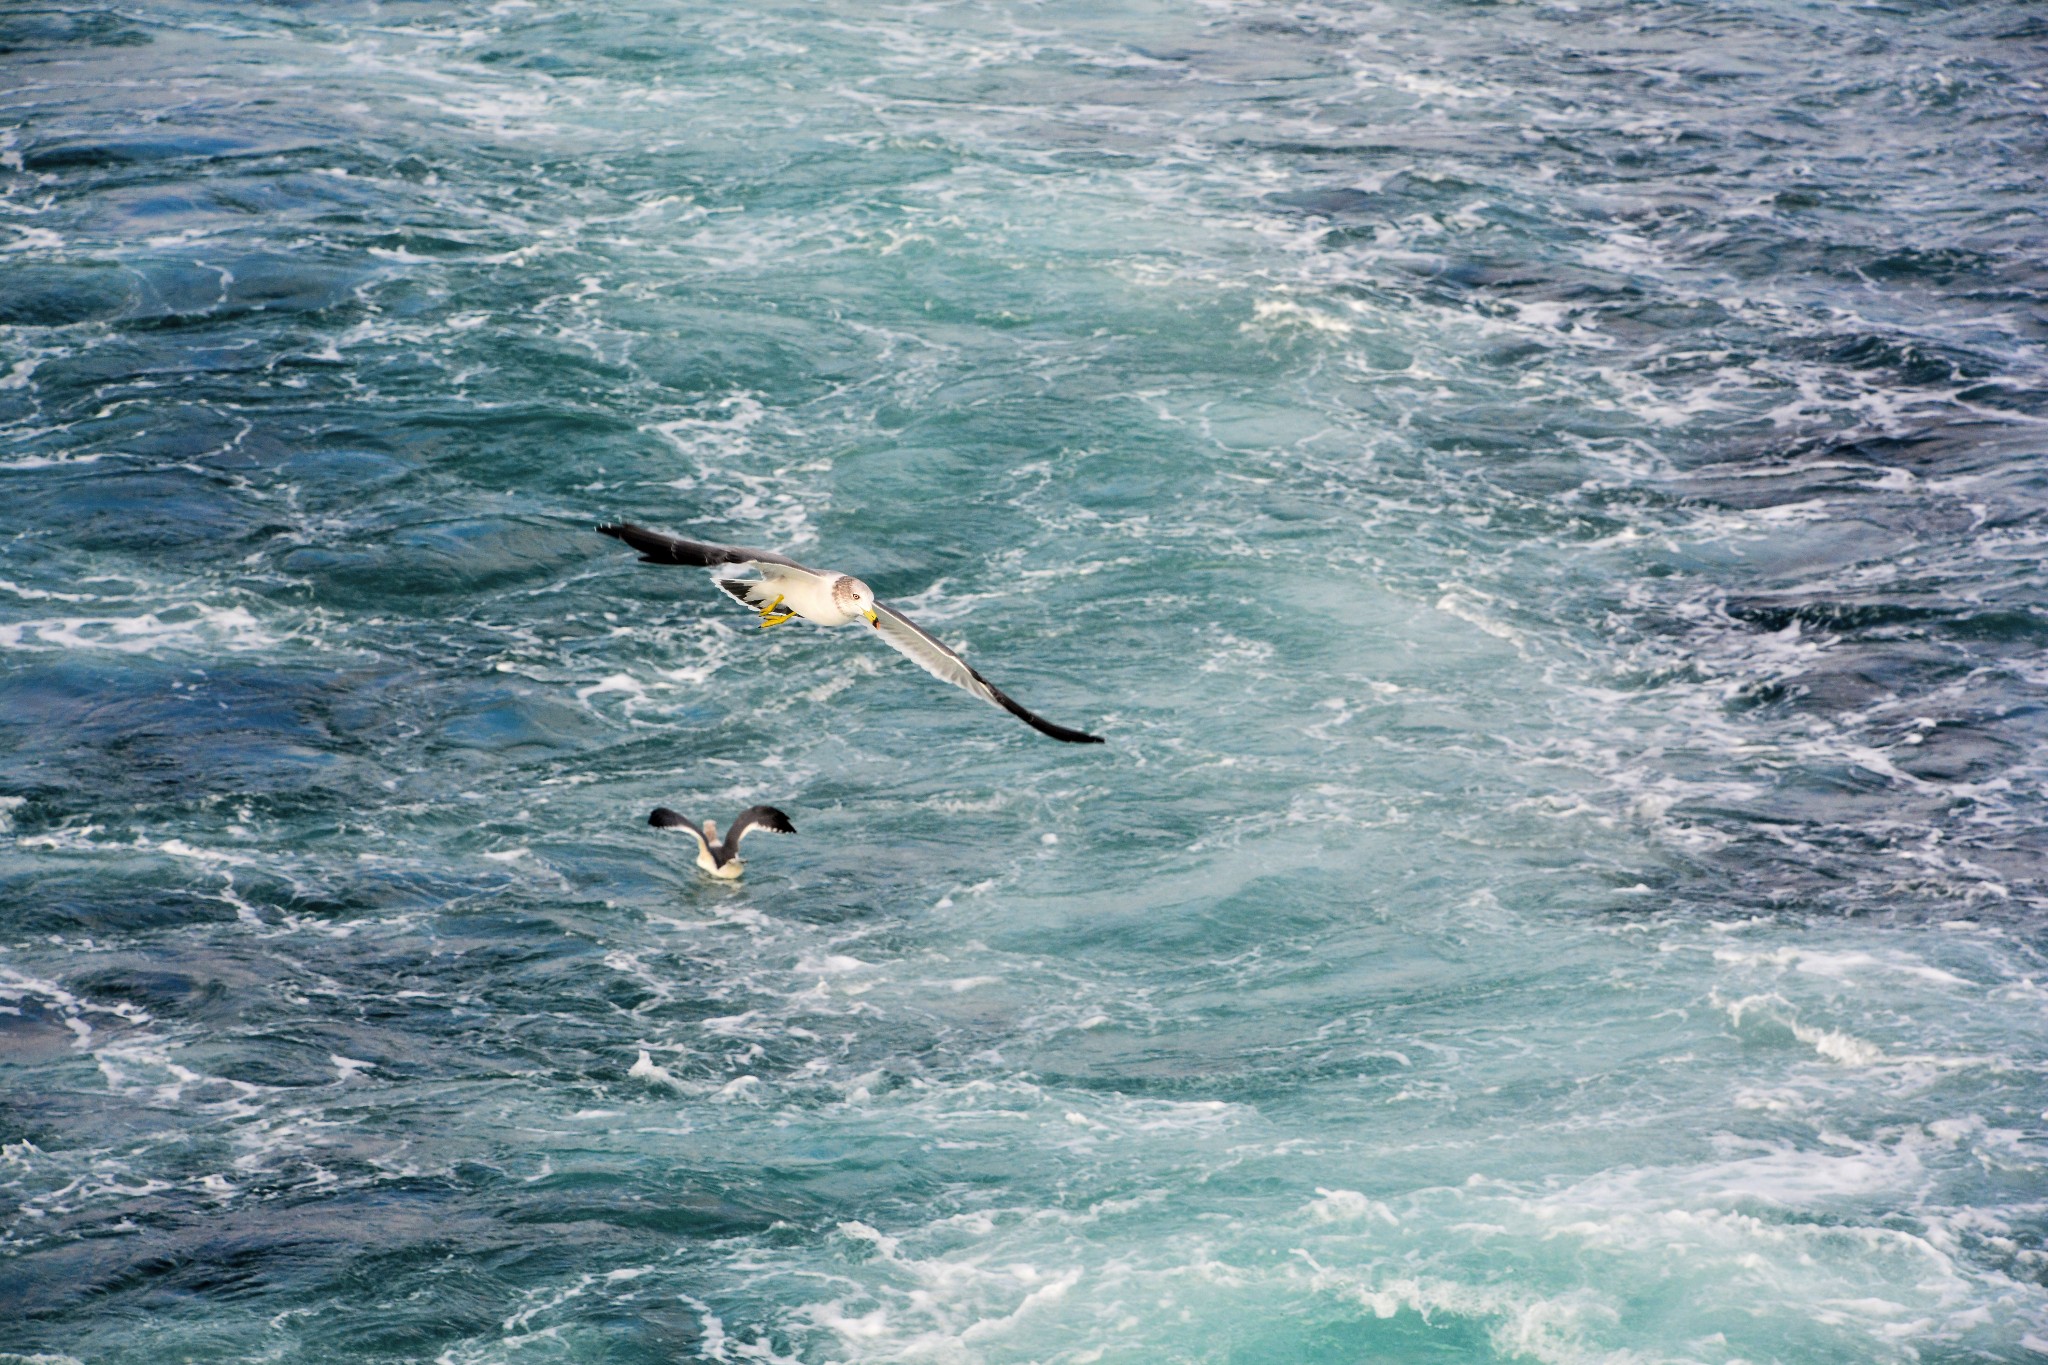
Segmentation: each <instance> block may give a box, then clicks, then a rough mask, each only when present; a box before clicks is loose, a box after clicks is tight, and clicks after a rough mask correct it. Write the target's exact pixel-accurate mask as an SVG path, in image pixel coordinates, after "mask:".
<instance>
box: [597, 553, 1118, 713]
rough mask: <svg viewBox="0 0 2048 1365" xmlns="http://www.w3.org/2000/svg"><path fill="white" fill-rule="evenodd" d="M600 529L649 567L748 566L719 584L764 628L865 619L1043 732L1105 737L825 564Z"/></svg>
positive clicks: (933, 669) (935, 671)
mask: <svg viewBox="0 0 2048 1365" xmlns="http://www.w3.org/2000/svg"><path fill="white" fill-rule="evenodd" d="M597 529H598V530H600V531H602V532H604V533H605V534H606V535H608V536H612V537H614V538H615V539H618V540H623V541H625V542H626V544H628V545H630V546H632V547H633V548H634V549H636V550H638V551H639V552H640V558H641V561H642V562H643V563H647V564H683V565H688V566H690V567H692V568H698V569H719V568H723V567H725V566H727V565H733V566H736V567H738V568H741V569H751V570H753V571H754V572H755V574H756V575H757V577H754V578H720V579H719V580H718V586H719V587H721V588H723V589H725V590H726V591H727V592H729V593H731V594H732V595H733V596H734V597H735V598H737V599H738V600H739V601H740V602H741V603H743V604H745V605H746V606H748V607H751V608H753V609H754V610H755V611H757V612H759V613H760V615H761V627H762V629H764V630H765V629H767V628H768V627H770V626H779V625H782V624H783V623H785V622H787V621H793V620H795V619H796V618H797V617H799V616H801V617H802V618H803V619H804V620H806V621H810V622H813V623H815V624H817V625H821V626H844V625H849V624H851V623H852V622H855V621H866V622H867V623H868V626H869V628H870V629H872V630H873V631H874V633H875V634H877V635H879V636H881V637H882V643H884V644H886V645H888V646H889V648H891V649H893V650H895V651H896V652H897V653H899V654H902V655H904V656H906V657H907V658H909V659H910V661H911V662H912V663H914V664H916V665H917V666H918V667H919V668H922V669H923V670H924V671H925V672H927V673H929V674H931V675H932V676H933V677H935V678H938V679H940V680H941V681H943V682H949V683H951V684H953V686H955V687H958V688H961V689H962V690H964V691H967V692H971V693H973V694H974V695H975V696H977V697H980V698H981V699H982V700H983V701H985V702H988V703H989V704H990V705H993V706H1000V707H1002V708H1003V709H1004V710H1005V711H1008V712H1009V713H1010V714H1011V715H1013V716H1015V717H1016V718H1017V719H1018V720H1021V721H1023V722H1024V723H1025V724H1026V725H1028V726H1030V727H1031V728H1032V729H1034V730H1036V731H1038V733H1040V734H1041V735H1051V736H1052V737H1053V738H1054V739H1058V740H1064V741H1066V742H1067V743H1068V744H1100V743H1102V742H1103V741H1102V737H1101V736H1100V735H1091V734H1087V733H1086V732H1084V731H1081V730H1070V729H1068V728H1067V727H1066V726H1064V725H1055V724H1053V723H1052V722H1051V721H1049V720H1047V719H1046V718H1045V717H1043V716H1039V715H1034V714H1033V713H1031V712H1030V711H1027V710H1025V709H1024V708H1023V707H1021V706H1019V705H1018V704H1017V703H1016V702H1014V701H1012V700H1010V698H1009V695H1008V694H1007V693H1005V692H1004V691H1003V690H1002V689H1001V688H999V687H997V686H996V685H995V684H994V683H992V682H990V681H989V680H988V679H987V678H984V677H982V676H981V674H979V673H977V672H975V671H974V669H973V668H972V667H971V666H970V665H969V664H968V662H967V661H966V660H965V659H963V658H961V657H960V656H959V655H958V654H955V653H954V652H953V651H952V650H950V649H948V648H946V646H944V645H942V644H940V643H939V642H938V641H937V640H935V639H933V638H932V637H931V636H929V635H927V634H925V632H924V631H922V630H920V629H918V628H917V626H915V625H914V624H912V622H911V620H910V618H909V617H907V616H905V615H904V614H903V613H902V612H900V611H897V610H896V609H895V608H894V607H888V606H884V605H882V604H881V603H880V602H877V601H876V600H875V594H874V592H873V590H872V589H870V588H869V587H868V585H867V584H865V583H863V582H861V581H860V580H859V579H858V578H855V577H853V575H851V574H844V573H837V572H834V571H831V570H826V569H808V568H805V567H804V566H803V565H801V564H799V563H797V562H796V561H795V560H794V559H790V558H788V557H786V556H784V555H779V554H775V553H773V552H772V551H769V550H749V549H745V548H743V547H741V546H738V545H718V544H714V543H712V542H710V541H703V540H683V539H681V538H680V537H677V536H668V535H663V534H662V533H661V532H659V531H650V530H648V529H647V528H646V527H644V526H635V525H633V524H632V523H631V522H620V523H618V524H616V525H612V526H600V527H598V528H597Z"/></svg>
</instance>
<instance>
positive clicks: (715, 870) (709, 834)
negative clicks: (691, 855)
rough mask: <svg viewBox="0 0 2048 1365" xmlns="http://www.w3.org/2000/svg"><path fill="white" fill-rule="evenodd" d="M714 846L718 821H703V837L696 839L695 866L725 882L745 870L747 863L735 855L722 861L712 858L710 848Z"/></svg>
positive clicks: (716, 839)
mask: <svg viewBox="0 0 2048 1365" xmlns="http://www.w3.org/2000/svg"><path fill="white" fill-rule="evenodd" d="M716 847H718V822H717V821H716V820H706V821H705V822H704V837H703V838H702V839H699V840H698V841H697V866H699V867H701V868H703V869H704V870H705V871H706V872H709V873H710V874H711V875H712V876H714V877H716V878H718V879H719V880H720V881H727V882H729V881H731V880H732V879H733V878H735V877H737V876H739V875H740V873H742V872H744V871H746V870H747V865H746V864H745V863H744V862H742V861H741V860H740V859H739V858H738V857H737V856H734V857H731V858H728V859H726V860H725V861H724V862H722V863H721V862H717V861H715V860H713V858H712V856H711V850H712V849H714V848H716Z"/></svg>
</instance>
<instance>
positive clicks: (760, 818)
mask: <svg viewBox="0 0 2048 1365" xmlns="http://www.w3.org/2000/svg"><path fill="white" fill-rule="evenodd" d="M757 829H765V830H767V831H768V832H769V833H771V834H794V833H796V826H795V825H792V824H791V823H789V817H788V816H787V815H784V814H783V813H782V812H781V811H779V810H777V809H775V807H773V806H748V807H747V808H746V809H745V810H743V811H741V812H740V813H739V814H738V815H736V816H734V817H733V821H732V828H731V829H729V830H727V831H726V832H725V856H726V857H728V858H733V857H737V856H738V855H739V851H740V838H741V836H743V835H746V834H749V833H751V832H753V831H754V830H757Z"/></svg>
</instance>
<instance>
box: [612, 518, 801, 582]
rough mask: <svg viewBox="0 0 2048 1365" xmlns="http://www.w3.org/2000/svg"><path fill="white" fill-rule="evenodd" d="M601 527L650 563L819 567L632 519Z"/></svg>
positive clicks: (701, 566)
mask: <svg viewBox="0 0 2048 1365" xmlns="http://www.w3.org/2000/svg"><path fill="white" fill-rule="evenodd" d="M597 529H598V530H600V531H602V532H604V533H605V534H606V535H608V536H610V537H612V538H613V539H615V540H623V541H625V542H626V543H627V544H628V545H630V546H632V547H633V548H634V549H636V550H638V551H639V552H640V558H641V560H642V561H644V562H645V563H648V564H683V565H687V566H688V567H690V568H693V569H715V568H717V567H718V566H719V565H721V564H779V565H781V566H783V567H784V568H788V569H801V570H803V572H805V573H810V574H814V573H816V572H817V570H815V569H805V568H804V566H803V565H801V564H799V563H797V562H796V561H795V560H794V559H790V558H788V557H787V556H785V555H779V554H776V553H775V552H774V551H773V550H749V549H747V548H746V547H745V546H743V545H719V544H715V543H714V542H712V541H708V540H684V539H683V538H682V537H681V536H667V535H663V534H662V533H661V532H659V531H650V530H648V529H647V528H646V527H645V526H635V525H634V524H633V523H632V522H630V521H621V522H615V523H613V524H611V525H606V526H600V527H598V528H597Z"/></svg>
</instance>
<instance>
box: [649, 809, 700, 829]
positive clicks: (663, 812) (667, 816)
mask: <svg viewBox="0 0 2048 1365" xmlns="http://www.w3.org/2000/svg"><path fill="white" fill-rule="evenodd" d="M647 823H648V824H650V825H652V826H654V827H655V828H656V829H676V828H678V827H681V828H684V829H690V828H694V826H692V825H691V824H690V822H689V821H688V820H685V819H684V818H683V817H682V816H680V815H678V814H677V813H676V812H674V811H672V810H670V809H669V808H668V807H667V806H656V807H655V808H654V814H652V815H650V816H648V817H647Z"/></svg>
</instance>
